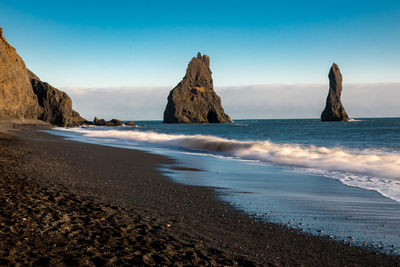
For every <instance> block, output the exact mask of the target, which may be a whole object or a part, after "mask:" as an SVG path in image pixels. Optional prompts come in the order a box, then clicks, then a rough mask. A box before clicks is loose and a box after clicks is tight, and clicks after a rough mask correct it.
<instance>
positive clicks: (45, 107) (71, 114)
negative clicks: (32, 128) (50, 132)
mask: <svg viewBox="0 0 400 267" xmlns="http://www.w3.org/2000/svg"><path fill="white" fill-rule="evenodd" d="M28 75H29V78H30V81H31V84H32V89H33V92H34V93H35V94H36V96H37V101H38V104H39V106H40V108H41V112H40V113H39V115H38V119H39V120H42V121H45V122H49V123H51V124H54V125H58V126H66V127H74V126H79V125H81V124H82V123H83V122H84V121H85V119H84V118H82V117H81V116H79V113H78V112H76V111H74V110H73V109H72V100H71V98H70V97H69V96H68V95H67V94H66V93H64V92H63V91H61V90H58V89H56V88H54V87H53V86H51V85H50V84H48V83H46V82H42V81H41V80H40V79H39V78H38V77H37V76H36V75H35V74H34V73H32V72H31V71H30V70H28Z"/></svg>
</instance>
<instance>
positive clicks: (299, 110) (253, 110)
mask: <svg viewBox="0 0 400 267" xmlns="http://www.w3.org/2000/svg"><path fill="white" fill-rule="evenodd" d="M343 87H344V89H343V93H342V102H343V105H344V106H345V108H346V110H347V112H348V113H349V115H350V117H353V118H360V117H400V105H399V102H400V83H371V84H344V86H343ZM171 88H173V86H159V87H140V86H137V87H119V88H62V89H63V90H64V91H65V92H67V93H68V94H69V95H70V96H71V98H72V100H73V103H74V108H75V109H76V110H77V111H79V112H80V113H81V115H82V116H84V117H86V118H87V119H92V118H93V117H94V116H97V117H102V118H103V117H104V118H106V119H111V118H119V119H123V120H161V119H162V117H163V112H164V108H165V105H166V104H167V96H168V93H169V91H170V90H171ZM215 90H216V92H217V94H218V95H219V96H220V97H221V99H222V104H223V107H224V109H225V111H226V112H227V113H228V114H229V115H230V116H231V117H232V118H234V119H245V118H319V116H320V114H321V111H322V110H323V108H324V106H325V100H326V96H327V93H328V86H327V85H326V84H268V85H245V86H222V87H218V86H217V87H216V89H215Z"/></svg>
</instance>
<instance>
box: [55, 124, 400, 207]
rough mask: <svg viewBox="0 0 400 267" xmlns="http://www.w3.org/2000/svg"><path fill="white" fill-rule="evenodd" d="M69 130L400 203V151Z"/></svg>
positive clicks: (199, 136)
mask: <svg viewBox="0 0 400 267" xmlns="http://www.w3.org/2000/svg"><path fill="white" fill-rule="evenodd" d="M62 130H63V131H66V129H62ZM67 131H73V132H76V133H79V134H82V135H83V136H86V137H89V138H116V139H123V140H132V141H135V142H143V143H149V144H155V145H163V146H172V147H178V148H182V149H191V150H193V149H194V150H201V151H206V152H212V153H223V154H225V155H229V156H233V157H236V158H240V159H247V160H258V161H261V162H267V163H273V164H279V165H286V166H292V167H296V168H301V169H305V170H306V171H308V172H314V173H319V174H322V175H324V176H328V177H331V178H335V179H339V180H340V181H342V182H343V183H344V184H346V185H350V186H356V187H361V188H364V189H368V190H375V191H378V192H380V193H381V194H383V195H385V196H387V197H389V198H391V199H393V200H396V201H398V202H400V153H387V152H384V151H380V150H352V149H346V148H342V147H333V148H327V147H317V146H313V145H308V146H306V145H299V144H277V143H272V142H270V141H238V140H232V139H225V138H221V137H216V136H206V135H176V134H163V133H156V132H151V131H148V132H146V131H139V130H114V129H113V130H96V129H93V128H92V129H88V128H74V129H68V130H67Z"/></svg>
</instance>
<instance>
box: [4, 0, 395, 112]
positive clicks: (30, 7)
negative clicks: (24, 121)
mask: <svg viewBox="0 0 400 267" xmlns="http://www.w3.org/2000/svg"><path fill="white" fill-rule="evenodd" d="M0 27H2V28H3V31H4V34H5V36H6V38H7V40H8V41H9V42H10V44H12V45H13V46H14V47H15V48H16V49H17V51H18V53H19V54H20V56H21V57H22V58H23V59H24V61H25V63H26V65H27V66H28V68H30V69H31V70H32V71H33V72H35V73H36V74H37V75H38V76H39V77H40V78H41V79H42V80H43V81H47V82H49V83H50V84H52V85H53V86H55V87H57V88H59V89H62V90H65V91H66V92H67V93H68V94H70V95H71V97H72V100H73V102H74V108H76V109H77V110H78V111H80V112H81V113H82V115H84V116H87V117H88V118H91V117H92V116H93V115H95V114H100V115H102V116H104V117H106V118H107V117H109V116H114V115H113V114H115V116H116V115H119V116H121V117H122V118H123V119H135V118H137V119H161V118H162V111H163V109H164V107H165V104H166V97H167V95H168V91H169V90H170V89H172V88H173V87H174V86H175V85H176V84H177V83H178V82H179V81H180V80H181V79H182V77H183V76H184V74H185V69H186V67H187V64H188V62H189V60H190V59H191V58H192V57H193V56H195V55H196V54H197V52H198V51H200V52H202V53H205V54H208V55H209V56H210V58H211V69H212V71H213V79H214V86H215V90H216V92H217V93H218V94H219V95H220V96H221V98H222V103H223V105H224V107H225V110H226V112H227V113H228V114H229V115H231V117H233V118H245V117H246V118H292V117H315V118H317V117H319V115H320V112H321V110H322V109H323V105H324V104H325V97H326V94H327V90H328V78H327V75H328V72H329V68H330V66H331V65H332V63H333V62H336V63H337V64H338V65H339V67H340V69H341V72H342V74H343V80H344V89H343V102H344V103H347V105H348V106H346V105H345V108H346V109H347V110H348V113H349V114H350V116H352V114H351V113H350V110H353V114H354V116H358V117H360V116H361V117H365V116H400V107H399V106H400V105H396V103H393V102H395V101H393V100H396V99H398V102H400V75H399V73H400V49H399V48H400V1H398V0H392V1H385V0H381V1H368V0H364V1H358V0H353V1H352V0H347V1H343V0H337V1H334V2H332V1H329V2H327V1H267V0H264V1H236V0H230V1H223V0H219V1H218V0H214V1H208V0H203V1H188V0H187V1H118V0H115V1H101V0H98V1H91V0H87V1H75V0H70V1H54V0H53V1H40V0H38V1H23V0H19V1H18V0H15V1H10V0H0ZM347 88H348V89H347ZM360 88H361V89H360ZM346 90H347V92H346ZM353 92H357V93H358V95H357V94H356V95H355V96H352V94H353ZM375 92H379V93H375ZM371 93H372V94H371ZM121 95H124V96H125V98H126V99H124V100H126V102H123V103H121ZM244 95H245V96H246V97H245V98H244V100H243V101H242V102H241V103H240V105H239V104H238V103H237V98H236V97H239V99H240V98H241V97H242V96H244ZM372 95H376V96H375V97H374V98H372V99H371V97H372ZM232 96H235V97H232ZM282 96H286V97H282ZM316 96H318V97H317V98H316ZM289 100H290V101H289ZM295 100H299V101H295ZM139 101H147V102H144V103H143V102H140V103H138V102H139ZM148 101H150V102H151V104H149V102H148ZM314 101H315V102H314ZM316 101H319V102H318V103H317V102H316ZM371 101H373V103H372V104H373V105H372V106H373V107H376V108H375V109H373V110H371ZM321 102H322V103H321ZM111 103H115V104H114V106H113V105H111ZM117 103H118V104H117ZM288 103H292V104H291V105H289V106H288ZM349 105H351V106H349ZM105 106H109V110H110V111H109V112H105V110H104V107H105ZM238 106H240V108H238ZM89 107H90V108H89ZM150 107H153V108H150ZM255 107H259V108H255ZM284 107H288V109H286V108H284ZM99 109H100V110H99ZM81 110H82V111H81ZM155 110H157V112H159V111H161V113H160V112H159V113H160V114H158V113H157V114H158V115H157V114H156V113H155Z"/></svg>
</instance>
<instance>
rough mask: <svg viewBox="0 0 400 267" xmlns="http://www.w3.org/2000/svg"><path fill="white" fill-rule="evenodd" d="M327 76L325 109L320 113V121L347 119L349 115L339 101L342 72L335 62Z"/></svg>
mask: <svg viewBox="0 0 400 267" xmlns="http://www.w3.org/2000/svg"><path fill="white" fill-rule="evenodd" d="M328 77H329V93H328V97H327V99H326V106H325V109H324V111H322V114H321V121H348V120H349V116H348V115H347V113H346V111H345V110H344V107H343V105H342V102H341V101H340V96H341V94H342V74H341V73H340V69H339V67H338V65H336V64H335V63H333V64H332V67H331V69H330V71H329V76H328Z"/></svg>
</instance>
